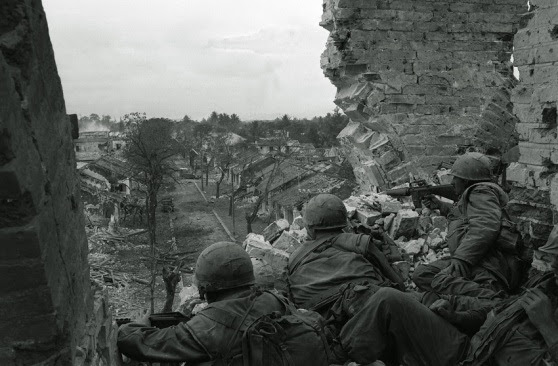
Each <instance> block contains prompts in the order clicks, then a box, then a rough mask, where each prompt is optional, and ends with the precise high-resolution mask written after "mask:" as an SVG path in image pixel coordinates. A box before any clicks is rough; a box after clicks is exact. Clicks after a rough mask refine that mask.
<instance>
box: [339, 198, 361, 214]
mask: <svg viewBox="0 0 558 366" xmlns="http://www.w3.org/2000/svg"><path fill="white" fill-rule="evenodd" d="M343 204H344V205H345V208H346V209H347V218H348V219H352V218H353V217H354V216H355V214H356V210H357V208H358V207H360V206H361V205H362V201H361V199H360V198H358V197H354V196H352V197H349V198H347V199H346V200H344V201H343Z"/></svg>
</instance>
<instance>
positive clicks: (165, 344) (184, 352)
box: [117, 323, 210, 363]
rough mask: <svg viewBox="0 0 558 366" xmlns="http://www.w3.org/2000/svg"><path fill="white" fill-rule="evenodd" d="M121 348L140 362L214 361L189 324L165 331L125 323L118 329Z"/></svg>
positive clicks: (125, 353)
mask: <svg viewBox="0 0 558 366" xmlns="http://www.w3.org/2000/svg"><path fill="white" fill-rule="evenodd" d="M117 345H118V349H119V350H120V352H121V353H122V354H124V355H126V356H128V357H130V358H131V359H133V360H137V361H154V362H157V361H158V362H187V363H199V362H205V361H209V359H210V357H209V355H208V353H207V351H206V350H205V349H204V347H203V346H202V345H201V344H200V343H199V342H198V341H197V340H196V338H195V336H194V335H193V333H192V332H191V331H190V329H189V327H188V326H187V324H185V323H182V324H179V325H177V326H172V327H168V328H163V329H159V328H155V327H150V326H146V325H144V324H139V323H129V324H125V325H122V326H121V327H120V329H119V330H118V341H117Z"/></svg>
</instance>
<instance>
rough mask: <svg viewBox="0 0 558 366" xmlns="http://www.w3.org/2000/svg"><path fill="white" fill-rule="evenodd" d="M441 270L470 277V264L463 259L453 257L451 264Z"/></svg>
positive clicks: (457, 275)
mask: <svg viewBox="0 0 558 366" xmlns="http://www.w3.org/2000/svg"><path fill="white" fill-rule="evenodd" d="M441 272H443V273H445V274H448V275H450V276H453V277H468V276H469V272H470V270H469V265H468V264H467V263H465V262H464V261H462V260H459V259H455V258H452V260H451V263H450V265H449V266H447V267H446V268H444V269H443V270H442V271H441Z"/></svg>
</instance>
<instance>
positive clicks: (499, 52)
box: [321, 0, 558, 242]
mask: <svg viewBox="0 0 558 366" xmlns="http://www.w3.org/2000/svg"><path fill="white" fill-rule="evenodd" d="M323 10H324V12H323V17H322V22H321V25H322V26H323V27H324V28H326V29H327V30H329V31H330V35H329V38H328V41H327V46H326V50H325V52H324V53H323V55H322V60H321V66H322V69H323V71H324V74H325V75H326V76H327V77H328V78H329V79H330V80H331V82H332V83H333V84H334V85H335V86H336V87H337V95H336V97H335V103H336V104H338V105H339V106H340V107H341V108H342V109H343V110H344V112H345V113H346V114H347V115H348V116H349V117H350V118H351V122H350V123H349V125H348V126H347V127H346V128H345V129H344V130H343V131H342V132H341V134H340V135H339V138H340V140H341V143H342V144H343V146H344V149H345V152H346V154H347V155H348V157H349V159H350V161H351V164H352V165H353V168H354V171H355V175H356V177H357V179H358V180H359V183H360V185H361V187H363V188H365V189H366V188H368V189H372V188H373V187H374V186H377V187H389V186H391V185H394V184H398V183H403V182H406V181H408V180H409V176H410V175H411V174H412V175H414V176H415V177H424V176H427V175H428V174H429V173H431V172H432V171H433V170H434V169H436V168H438V167H440V166H444V164H445V165H446V166H448V165H449V164H451V162H452V161H453V158H454V157H455V156H456V155H458V154H460V153H463V152H465V151H468V150H475V151H480V152H483V153H487V154H489V155H494V156H500V155H502V154H504V153H505V152H507V151H508V150H509V149H510V148H512V147H513V146H516V145H517V144H519V150H520V158H519V161H518V162H514V163H512V164H511V165H510V167H509V169H508V171H507V177H508V180H510V181H511V183H512V184H513V189H512V192H511V195H512V198H513V199H514V201H512V202H513V203H514V213H516V214H519V216H520V219H521V221H522V231H523V233H524V235H526V236H528V237H529V238H531V239H532V240H534V241H538V242H540V241H543V240H544V239H545V238H546V237H547V236H548V233H549V232H550V228H551V225H552V224H553V222H554V219H553V216H554V214H555V213H556V204H558V186H556V183H555V180H556V179H555V176H556V175H555V172H556V163H557V160H558V155H557V153H556V152H554V150H555V149H556V147H557V146H558V145H557V144H556V143H557V135H556V134H557V131H556V101H557V99H558V67H557V66H558V65H557V62H558V3H556V1H555V0H533V1H530V2H529V6H528V4H527V1H525V0H493V1H486V0H465V1H447V0H442V1H437V0H436V1H425V0H325V1H324V4H323ZM512 55H513V57H512ZM512 62H513V63H512ZM513 66H515V67H517V69H518V71H519V75H520V78H519V81H518V80H517V78H516V77H514V70H513Z"/></svg>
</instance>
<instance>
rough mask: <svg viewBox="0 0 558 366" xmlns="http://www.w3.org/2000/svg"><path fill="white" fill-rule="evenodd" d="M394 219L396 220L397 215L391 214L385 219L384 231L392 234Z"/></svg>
mask: <svg viewBox="0 0 558 366" xmlns="http://www.w3.org/2000/svg"><path fill="white" fill-rule="evenodd" d="M393 219H395V214H389V215H388V216H386V217H384V231H386V232H388V233H389V232H390V228H391V225H392V224H393Z"/></svg>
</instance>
